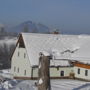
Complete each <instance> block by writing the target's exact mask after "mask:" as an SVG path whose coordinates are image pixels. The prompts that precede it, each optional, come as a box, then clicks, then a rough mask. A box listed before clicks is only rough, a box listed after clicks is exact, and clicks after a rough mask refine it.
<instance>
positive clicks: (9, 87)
mask: <svg viewBox="0 0 90 90" xmlns="http://www.w3.org/2000/svg"><path fill="white" fill-rule="evenodd" d="M35 82H36V81H34V80H14V79H13V80H6V81H4V82H3V83H1V84H0V90H37V87H36V86H35V85H34V83H35ZM51 90H90V82H83V81H78V80H69V79H58V80H51Z"/></svg>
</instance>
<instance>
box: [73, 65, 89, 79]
mask: <svg viewBox="0 0 90 90" xmlns="http://www.w3.org/2000/svg"><path fill="white" fill-rule="evenodd" d="M78 69H80V74H78ZM85 70H87V71H88V72H87V76H86V75H85ZM74 73H75V77H76V78H80V79H85V80H90V69H85V68H81V67H76V66H75V67H74Z"/></svg>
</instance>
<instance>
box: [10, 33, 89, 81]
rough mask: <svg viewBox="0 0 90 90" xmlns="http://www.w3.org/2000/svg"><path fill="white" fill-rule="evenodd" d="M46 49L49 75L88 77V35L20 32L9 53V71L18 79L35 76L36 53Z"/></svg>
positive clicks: (36, 66)
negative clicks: (10, 55) (49, 58)
mask: <svg viewBox="0 0 90 90" xmlns="http://www.w3.org/2000/svg"><path fill="white" fill-rule="evenodd" d="M43 51H46V52H48V53H50V54H51V55H52V59H51V60H50V76H51V78H77V79H83V80H89V81H90V36H88V35H61V34H58V35H55V34H35V33H22V34H20V36H19V38H18V41H17V44H16V48H15V51H14V53H13V55H12V60H11V61H12V63H11V73H12V74H13V76H14V78H17V79H36V78H37V77H38V64H39V53H40V52H43Z"/></svg>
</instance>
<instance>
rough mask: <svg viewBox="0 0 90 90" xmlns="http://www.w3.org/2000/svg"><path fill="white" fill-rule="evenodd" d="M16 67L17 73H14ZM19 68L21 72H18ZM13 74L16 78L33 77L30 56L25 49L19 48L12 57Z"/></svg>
mask: <svg viewBox="0 0 90 90" xmlns="http://www.w3.org/2000/svg"><path fill="white" fill-rule="evenodd" d="M18 52H19V56H18ZM24 53H25V54H26V57H25V58H24ZM14 67H16V71H14ZM18 68H19V72H18ZM25 70H26V75H24V72H25ZM11 73H12V74H13V75H14V76H20V77H31V67H30V62H29V60H28V56H27V52H26V49H25V48H19V47H18V46H17V48H16V50H15V52H14V55H13V57H12V62H11Z"/></svg>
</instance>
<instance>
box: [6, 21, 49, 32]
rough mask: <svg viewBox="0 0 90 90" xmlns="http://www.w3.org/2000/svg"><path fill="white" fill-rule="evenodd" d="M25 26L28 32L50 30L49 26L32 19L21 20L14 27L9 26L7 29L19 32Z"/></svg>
mask: <svg viewBox="0 0 90 90" xmlns="http://www.w3.org/2000/svg"><path fill="white" fill-rule="evenodd" d="M25 27H26V28H27V29H28V31H29V32H33V33H49V31H50V28H48V27H47V26H45V25H43V24H40V23H34V22H32V21H26V22H23V23H21V24H19V25H17V26H15V27H12V28H9V29H8V31H10V32H18V33H20V32H22V31H23V30H24V28H25Z"/></svg>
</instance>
